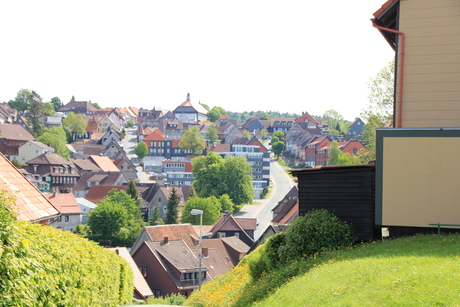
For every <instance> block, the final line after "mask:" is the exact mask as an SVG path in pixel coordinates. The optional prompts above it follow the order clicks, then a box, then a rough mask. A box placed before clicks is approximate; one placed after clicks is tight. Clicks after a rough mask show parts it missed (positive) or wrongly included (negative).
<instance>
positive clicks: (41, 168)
mask: <svg viewBox="0 0 460 307" xmlns="http://www.w3.org/2000/svg"><path fill="white" fill-rule="evenodd" d="M25 169H26V170H27V171H28V172H29V173H31V174H34V175H40V176H41V179H42V181H45V182H49V183H50V184H51V187H50V191H51V192H56V193H72V191H73V187H74V185H75V184H76V183H77V181H78V179H79V178H80V174H79V173H78V171H77V169H76V167H75V165H74V164H73V163H72V162H71V161H69V160H67V159H64V158H62V157H61V156H59V155H58V154H55V153H44V154H42V155H40V156H38V157H36V158H34V159H32V160H29V161H27V162H26V167H25Z"/></svg>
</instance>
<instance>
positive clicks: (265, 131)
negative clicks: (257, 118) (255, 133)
mask: <svg viewBox="0 0 460 307" xmlns="http://www.w3.org/2000/svg"><path fill="white" fill-rule="evenodd" d="M267 135H268V131H267V129H265V128H264V129H262V130H260V136H261V137H262V138H263V139H265V138H266V137H267Z"/></svg>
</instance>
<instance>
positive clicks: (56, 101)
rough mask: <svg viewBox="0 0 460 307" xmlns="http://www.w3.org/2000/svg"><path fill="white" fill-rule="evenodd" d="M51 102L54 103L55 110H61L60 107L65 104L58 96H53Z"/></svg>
mask: <svg viewBox="0 0 460 307" xmlns="http://www.w3.org/2000/svg"><path fill="white" fill-rule="evenodd" d="M51 104H52V105H53V107H54V110H55V111H57V110H59V108H61V107H62V106H63V104H62V102H61V99H59V97H56V96H55V97H53V98H51Z"/></svg>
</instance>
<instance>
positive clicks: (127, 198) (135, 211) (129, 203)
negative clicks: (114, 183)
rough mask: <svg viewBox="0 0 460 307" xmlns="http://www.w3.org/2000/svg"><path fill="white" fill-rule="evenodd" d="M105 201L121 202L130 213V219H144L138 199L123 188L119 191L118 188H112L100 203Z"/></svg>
mask: <svg viewBox="0 0 460 307" xmlns="http://www.w3.org/2000/svg"><path fill="white" fill-rule="evenodd" d="M105 202H109V203H117V204H121V205H122V206H123V207H124V208H125V209H126V212H127V213H128V219H130V220H135V221H141V220H142V212H141V210H140V208H139V206H138V205H137V204H136V201H135V200H134V199H133V198H132V197H131V195H129V194H128V193H126V192H125V191H123V190H120V191H117V190H116V189H112V190H111V191H110V192H109V195H107V196H106V197H104V199H102V200H101V201H100V202H99V204H101V203H105Z"/></svg>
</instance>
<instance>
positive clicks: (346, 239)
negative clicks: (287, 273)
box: [279, 209, 354, 262]
mask: <svg viewBox="0 0 460 307" xmlns="http://www.w3.org/2000/svg"><path fill="white" fill-rule="evenodd" d="M353 242H354V235H353V230H352V228H351V226H350V225H349V224H347V223H345V222H344V221H342V220H340V219H339V218H338V217H337V216H336V215H335V214H333V213H332V212H329V211H328V210H326V209H319V210H312V211H310V212H308V213H307V215H305V216H300V217H298V218H296V219H295V220H294V222H293V223H292V224H291V226H290V227H289V228H288V229H287V231H286V236H285V244H284V245H283V246H282V247H281V248H280V250H279V257H280V258H279V259H280V260H283V261H284V262H288V261H291V260H294V259H298V258H302V257H305V256H311V255H313V254H316V253H321V252H324V251H327V250H331V249H335V248H339V247H341V246H345V245H350V244H352V243H353Z"/></svg>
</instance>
